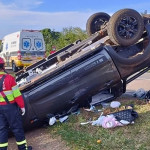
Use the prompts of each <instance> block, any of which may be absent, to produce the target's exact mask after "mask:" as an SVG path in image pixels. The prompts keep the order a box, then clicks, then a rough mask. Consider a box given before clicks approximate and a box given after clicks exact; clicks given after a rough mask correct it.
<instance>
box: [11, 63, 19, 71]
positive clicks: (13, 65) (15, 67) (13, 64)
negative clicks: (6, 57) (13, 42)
mask: <svg viewBox="0 0 150 150" xmlns="http://www.w3.org/2000/svg"><path fill="white" fill-rule="evenodd" d="M12 70H13V72H17V71H18V67H17V66H16V64H15V63H14V62H12Z"/></svg>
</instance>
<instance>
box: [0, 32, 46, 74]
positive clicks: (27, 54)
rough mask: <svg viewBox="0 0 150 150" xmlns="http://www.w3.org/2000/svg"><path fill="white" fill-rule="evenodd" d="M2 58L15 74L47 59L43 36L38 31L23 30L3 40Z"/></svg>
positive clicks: (0, 53) (0, 55)
mask: <svg viewBox="0 0 150 150" xmlns="http://www.w3.org/2000/svg"><path fill="white" fill-rule="evenodd" d="M0 51H1V52H0V57H2V58H4V61H5V64H6V65H5V66H7V67H12V70H13V71H14V72H16V71H18V69H21V68H23V67H26V66H29V65H31V64H33V63H35V62H37V61H39V60H40V59H43V58H44V57H45V43H44V38H43V35H42V33H41V32H40V31H37V30H22V31H18V32H15V33H12V34H9V35H6V36H5V37H4V38H3V39H2V45H1V49H0Z"/></svg>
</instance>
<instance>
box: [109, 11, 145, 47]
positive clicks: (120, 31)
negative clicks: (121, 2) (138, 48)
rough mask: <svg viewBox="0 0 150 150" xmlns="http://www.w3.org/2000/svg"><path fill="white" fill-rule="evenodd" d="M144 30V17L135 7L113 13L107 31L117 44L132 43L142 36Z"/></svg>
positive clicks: (127, 44) (126, 44) (125, 44)
mask: <svg viewBox="0 0 150 150" xmlns="http://www.w3.org/2000/svg"><path fill="white" fill-rule="evenodd" d="M143 31H144V21H143V18H142V16H141V15H140V14H139V13H138V12H137V11H135V10H133V9H121V10H119V11H117V12H116V13H114V14H113V15H112V17H111V18H110V20H109V22H108V25H107V33H108V35H109V38H110V40H111V41H112V42H113V43H114V44H115V45H122V46H129V45H132V44H134V43H136V42H137V41H138V40H139V39H140V38H141V36H142V34H143Z"/></svg>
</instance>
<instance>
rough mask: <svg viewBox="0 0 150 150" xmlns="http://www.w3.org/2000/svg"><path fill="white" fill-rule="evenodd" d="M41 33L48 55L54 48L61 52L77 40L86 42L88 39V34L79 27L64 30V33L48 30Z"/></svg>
mask: <svg viewBox="0 0 150 150" xmlns="http://www.w3.org/2000/svg"><path fill="white" fill-rule="evenodd" d="M41 32H42V34H43V36H44V40H45V45H46V51H47V54H48V55H49V53H50V51H51V50H52V46H55V47H56V49H57V50H59V49H61V48H63V47H65V46H67V45H69V44H71V43H74V42H75V41H77V40H84V39H85V38H87V34H86V32H85V31H83V30H81V29H80V28H78V27H76V28H73V27H70V28H64V29H63V31H62V32H55V31H52V30H51V29H48V28H47V29H43V30H42V31H41Z"/></svg>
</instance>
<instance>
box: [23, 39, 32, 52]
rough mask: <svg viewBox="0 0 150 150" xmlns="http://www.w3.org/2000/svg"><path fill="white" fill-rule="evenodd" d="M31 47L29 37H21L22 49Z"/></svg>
mask: <svg viewBox="0 0 150 150" xmlns="http://www.w3.org/2000/svg"><path fill="white" fill-rule="evenodd" d="M30 48H31V39H29V38H23V39H22V49H23V50H30Z"/></svg>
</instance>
